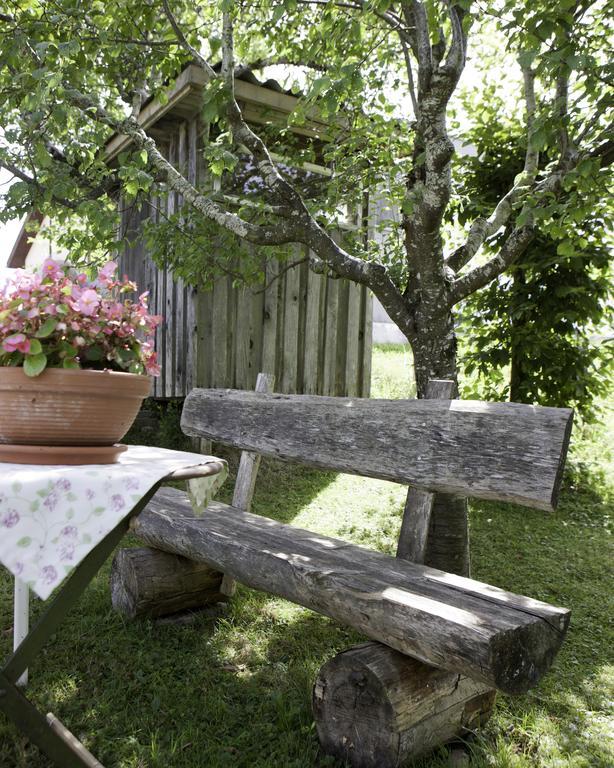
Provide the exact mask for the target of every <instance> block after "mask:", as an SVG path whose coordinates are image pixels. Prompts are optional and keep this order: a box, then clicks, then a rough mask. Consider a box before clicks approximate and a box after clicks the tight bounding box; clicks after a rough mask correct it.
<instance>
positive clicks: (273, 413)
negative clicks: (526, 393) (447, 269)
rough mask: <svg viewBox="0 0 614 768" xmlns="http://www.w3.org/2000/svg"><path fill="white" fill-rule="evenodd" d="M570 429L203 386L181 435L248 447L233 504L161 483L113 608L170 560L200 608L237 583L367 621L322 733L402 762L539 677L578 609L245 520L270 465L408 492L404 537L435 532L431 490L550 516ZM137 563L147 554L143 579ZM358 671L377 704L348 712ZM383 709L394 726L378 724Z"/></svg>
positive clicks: (409, 406)
mask: <svg viewBox="0 0 614 768" xmlns="http://www.w3.org/2000/svg"><path fill="white" fill-rule="evenodd" d="M265 388H266V380H265V379H262V378H261V379H260V389H265ZM571 422H572V413H571V411H570V410H568V409H555V408H540V407H533V406H527V405H519V404H515V403H482V402H473V401H458V400H449V399H445V400H362V399H348V398H330V397H315V396H303V395H278V394H271V393H266V392H245V391H233V390H203V389H196V390H193V391H192V393H191V394H190V395H189V396H188V398H187V399H186V402H185V405H184V409H183V415H182V428H183V430H184V432H185V433H186V434H188V435H191V436H194V437H200V438H206V439H212V440H216V441H219V442H222V443H226V444H228V445H232V446H235V447H237V448H240V449H243V451H244V453H243V455H242V459H241V466H240V470H239V476H238V479H237V485H236V487H235V497H234V498H233V504H231V505H228V504H222V503H220V502H213V503H212V504H210V506H209V507H208V508H207V510H206V511H205V513H204V515H202V516H197V515H195V513H194V512H193V511H192V508H191V505H190V502H189V500H188V497H187V495H186V494H185V493H183V492H181V491H178V490H175V489H169V488H167V489H162V490H160V491H159V492H158V493H157V494H156V496H155V498H154V499H153V500H152V502H150V504H149V506H148V507H147V509H146V510H145V511H144V512H142V513H141V515H140V516H139V517H138V518H137V519H136V520H135V521H134V524H133V530H134V532H135V533H136V535H137V536H138V537H139V539H140V540H141V541H143V543H145V544H146V545H148V546H149V547H150V548H154V549H147V550H132V552H134V553H135V555H133V556H131V555H130V554H126V552H128V553H130V550H124V551H123V553H119V555H118V557H117V558H116V562H115V563H114V567H113V574H114V575H113V579H112V583H113V593H114V602H115V603H116V605H118V606H119V607H120V608H122V607H123V608H124V609H125V605H126V594H127V592H130V591H131V590H132V592H133V594H134V593H135V592H138V589H139V588H140V589H142V588H143V586H142V585H141V587H139V584H138V583H139V582H144V583H148V580H147V578H142V576H143V573H149V574H150V575H151V573H152V566H151V562H153V563H156V562H160V563H162V562H164V563H166V565H164V572H165V573H167V572H168V571H169V568H168V563H169V562H170V563H171V564H172V563H174V565H172V566H171V568H170V571H171V572H173V568H175V569H176V573H178V574H179V577H178V578H179V581H178V582H177V583H178V584H179V588H177V586H176V585H175V586H174V587H173V588H172V589H171V590H170V591H171V592H173V589H174V592H175V594H176V593H177V591H178V589H179V591H180V590H181V589H182V588H183V587H182V586H181V585H182V584H185V583H186V577H187V576H188V575H190V574H192V573H197V572H198V573H200V574H201V577H202V579H203V582H202V583H203V585H204V586H203V587H202V590H201V592H202V594H201V595H200V600H201V602H206V599H205V600H203V595H205V594H206V593H207V592H208V594H209V595H211V599H212V600H214V599H219V597H220V595H223V594H231V593H232V580H233V579H236V580H238V581H240V582H241V583H243V584H246V585H247V586H250V587H253V588H256V589H260V590H264V591H267V592H269V593H271V594H274V595H278V596H281V597H284V598H286V599H289V600H291V601H293V602H296V603H298V604H300V605H303V606H306V607H308V608H310V609H312V610H315V611H318V612H319V613H322V614H324V615H326V616H329V617H331V618H333V619H335V620H337V621H339V622H342V623H344V624H347V625H349V626H351V627H354V628H356V629H357V630H359V631H360V632H361V633H363V634H364V635H365V636H366V637H369V638H371V639H372V640H375V641H377V643H371V644H367V645H366V646H363V647H362V648H361V647H359V648H357V649H352V650H351V651H348V652H345V653H344V654H339V656H338V657H336V660H332V662H329V663H328V664H327V665H325V667H324V668H323V670H322V671H321V673H320V675H319V677H318V680H317V681H316V686H315V688H314V710H315V714H316V719H317V721H318V732H319V735H320V738H321V741H322V742H323V745H324V746H325V748H326V749H327V751H331V752H333V753H336V754H338V755H340V756H342V757H346V758H348V759H349V760H350V761H351V762H352V764H354V765H357V766H366V765H373V766H386V765H398V764H400V762H401V761H402V760H404V759H406V758H407V757H408V756H415V755H416V754H419V753H420V752H421V751H424V749H427V748H429V747H432V746H436V744H437V743H441V741H443V740H445V739H448V738H450V737H451V736H453V735H454V734H455V733H458V731H459V729H461V728H462V727H463V726H467V725H471V724H473V723H475V722H476V720H475V717H474V715H475V713H476V712H477V713H478V715H479V714H480V713H481V714H483V715H487V714H488V712H489V710H490V708H492V704H493V699H494V697H493V695H492V689H494V688H496V689H499V690H501V691H504V692H506V693H514V694H516V693H523V692H525V691H527V690H528V689H529V688H530V687H531V686H533V685H535V684H536V683H537V681H538V680H539V679H540V677H541V676H542V675H543V674H544V673H545V672H546V671H547V670H548V669H549V667H550V666H551V664H552V661H553V659H554V656H555V655H556V653H557V651H558V649H559V647H560V645H561V643H562V641H563V638H564V636H565V632H566V630H567V626H568V623H569V611H567V610H566V609H563V608H557V607H553V606H550V605H547V604H546V603H543V602H540V601H538V600H533V599H531V598H528V597H523V596H520V595H515V594H512V593H509V592H506V591H504V590H502V589H499V588H496V587H493V586H489V585H487V584H483V583H480V582H477V581H474V580H472V579H470V578H466V577H463V576H459V575H455V574H452V573H446V572H444V571H441V570H437V569H434V568H430V567H427V566H425V565H422V564H419V563H415V562H409V561H407V560H405V559H402V558H401V557H391V556H389V555H385V554H382V553H380V552H374V551H370V550H368V549H365V548H363V547H359V546H356V545H353V544H350V543H348V542H345V541H341V540H338V539H333V538H331V537H328V536H323V535H320V534H318V533H314V532H310V531H305V530H301V529H299V528H296V527H294V526H292V525H286V524H282V523H279V522H276V521H274V520H270V519H268V518H265V517H262V516H259V515H255V514H251V513H250V512H249V506H250V502H251V495H252V493H253V486H254V482H255V476H256V472H257V468H258V461H259V459H258V457H259V456H270V457H274V458H276V459H281V460H284V461H294V462H299V463H302V464H305V465H309V466H313V467H320V468H323V469H327V470H331V469H332V470H336V471H339V472H346V473H351V474H356V475H361V476H364V477H375V478H381V479H386V480H392V481H396V482H399V483H404V484H409V485H410V486H411V488H412V489H413V490H412V492H413V493H414V494H418V498H414V499H413V507H411V508H410V509H409V510H408V511H406V519H405V521H404V525H403V528H404V533H405V535H407V528H408V521H409V522H411V521H412V519H413V520H414V521H417V522H418V523H420V521H421V520H422V523H421V524H422V528H423V529H424V528H425V526H426V530H427V531H428V527H429V524H428V514H427V515H426V522H425V520H424V519H423V518H424V511H425V509H427V508H432V506H433V498H432V494H433V493H434V492H441V493H444V494H452V495H454V496H458V495H465V496H471V497H474V498H479V499H495V500H500V501H512V502H515V503H520V504H524V505H527V506H531V507H534V508H537V509H541V510H552V509H554V507H555V506H556V502H557V496H558V492H559V487H560V483H561V476H562V470H563V465H564V461H565V455H566V452H567V447H568V442H569V435H570V430H571ZM444 498H446V497H444ZM429 500H430V501H429ZM427 511H428V509H427ZM424 537H425V533H424V530H423V531H422V538H423V539H424ZM406 548H407V547H406ZM400 549H401V547H400ZM409 549H410V550H411V549H412V546H409ZM414 549H415V547H414ZM422 549H424V547H422ZM169 553H172V555H169ZM173 555H175V556H178V557H176V558H175V560H174V561H173V559H172V556H173ZM134 557H138V558H141V559H142V558H144V559H145V560H148V561H149V560H150V559H151V562H150V565H149V566H148V568H147V569H145V571H143V572H142V573H141V578H140V579H139V569H138V568H136V570H135V567H134V559H130V558H134ZM169 558H170V560H169ZM198 569H200V570H198ZM153 570H155V568H153ZM222 574H224V576H223V577H222ZM214 577H215V578H214ZM212 578H214V583H213V582H212ZM171 581H172V579H171ZM196 592H198V590H196V591H195V593H196ZM189 604H190V603H189ZM191 604H195V603H194V601H193V602H192V603H191ZM169 605H172V606H174V607H176V605H177V602H176V601H175V602H173V601H172V600H171V601H170V602H169ZM167 607H168V606H167ZM379 644H383V645H379ZM390 649H394V650H390ZM399 652H400V653H399ZM407 657H411V658H407ZM357 670H360V671H361V672H360V674H362V678H360V675H358V677H356V675H357V674H358V673H357ZM359 679H361V680H362V683H360V684H358V683H357V686H358V688H357V689H356V690H358V692H359V693H360V694H361V695H362V694H363V693H364V692H365V691H367V690H368V691H369V696H366V697H364V696H363V699H362V700H360V701H359V700H358V699H355V700H354V703H353V707H350V708H349V709H351V710H352V712H348V711H346V708H345V707H344V705H343V701H342V699H343V695H342V693H341V692H342V691H343V690H346V694H345V695H347V686H348V685H349V686H350V687H351V685H352V684H353V683H352V680H354V681H358V680H359ZM344 686H345V688H344ZM360 686H362V687H360ZM365 686H366V687H365ZM327 689H328V690H327ZM333 689H334V692H335V693H334V695H332V692H333ZM374 691H376V693H374ZM354 694H355V696H357V695H358V694H357V693H356V691H354ZM359 698H360V697H359ZM384 699H385V701H384ZM393 700H394V701H393ZM378 701H379V702H380V703H382V702H383V704H385V706H383V704H382V707H381V708H380V709H381V712H380V713H379V715H381V716H382V717H387V718H388V725H387V728H382V727H381V723H380V724H379V726H378V727H379V730H378V728H375V730H374V729H373V725H374V723H375V721H376V720H377V717H378V716H379V715H378V706H377V704H378ZM476 702H477V703H476ZM410 705H411V706H410ZM472 708H473V709H472ZM361 709H362V714H363V715H364V717H365V723H370V725H371V728H369V727H366V726H364V724H363V726H364V728H363V730H365V733H364V735H360V734H359V735H356V734H355V735H354V736H353V737H352V739H350V740H348V737H347V734H346V731H347V729H348V728H349V727H350V723H349V720H348V718H350V719H351V718H352V717H354V718H355V717H356V716H357V714H356V713H360V712H361ZM384 710H386V712H387V714H386V713H384V714H382V712H384ZM389 710H391V711H392V715H391V714H390V711H389ZM335 713H336V715H335ZM337 715H338V717H337ZM472 717H473V719H472ZM335 720H338V722H336V723H335V722H333V721H335ZM479 720H480V717H478V718H477V721H478V722H479ZM392 721H394V723H392V724H391V722H392ZM427 721H428V722H427ZM351 725H352V728H353V729H354V730H356V720H354V721H352V724H351ZM371 731H373V732H371Z"/></svg>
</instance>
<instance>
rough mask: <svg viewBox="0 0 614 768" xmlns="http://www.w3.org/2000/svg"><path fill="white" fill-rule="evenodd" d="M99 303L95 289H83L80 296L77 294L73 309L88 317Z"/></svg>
mask: <svg viewBox="0 0 614 768" xmlns="http://www.w3.org/2000/svg"><path fill="white" fill-rule="evenodd" d="M99 304H100V296H99V295H98V294H97V293H96V291H94V290H92V289H91V288H88V290H87V291H83V293H82V294H81V296H79V300H78V301H77V303H76V307H75V309H76V310H77V311H78V312H81V313H82V314H84V315H85V316H86V317H90V316H91V315H93V314H94V312H95V311H96V310H97V309H98V306H99Z"/></svg>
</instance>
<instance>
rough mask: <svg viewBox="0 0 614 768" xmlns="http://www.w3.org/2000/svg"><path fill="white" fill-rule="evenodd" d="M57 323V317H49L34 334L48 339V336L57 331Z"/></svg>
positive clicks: (39, 337)
mask: <svg viewBox="0 0 614 768" xmlns="http://www.w3.org/2000/svg"><path fill="white" fill-rule="evenodd" d="M57 324H58V319H57V317H48V318H47V319H46V320H45V322H44V323H43V324H42V325H41V327H40V328H39V329H38V331H36V333H35V334H34V335H35V336H36V338H37V339H46V338H47V336H51V334H52V333H53V332H54V331H55V327H56V325H57Z"/></svg>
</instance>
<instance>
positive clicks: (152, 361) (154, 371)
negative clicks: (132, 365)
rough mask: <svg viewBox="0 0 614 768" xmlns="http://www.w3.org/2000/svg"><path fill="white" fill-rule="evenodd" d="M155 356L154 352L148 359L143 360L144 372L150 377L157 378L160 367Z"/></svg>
mask: <svg viewBox="0 0 614 768" xmlns="http://www.w3.org/2000/svg"><path fill="white" fill-rule="evenodd" d="M156 360H157V355H156V353H155V352H154V353H153V354H152V355H150V357H148V358H147V360H145V370H146V371H147V373H148V374H149V375H150V376H159V375H160V370H161V368H160V366H159V365H158V363H157V362H156Z"/></svg>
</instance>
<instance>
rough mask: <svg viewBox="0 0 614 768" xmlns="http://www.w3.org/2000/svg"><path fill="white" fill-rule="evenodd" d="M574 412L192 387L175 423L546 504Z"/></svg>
mask: <svg viewBox="0 0 614 768" xmlns="http://www.w3.org/2000/svg"><path fill="white" fill-rule="evenodd" d="M572 417H573V413H572V411H571V410H570V409H569V408H543V407H540V406H532V405H522V404H519V403H483V402H478V401H472V400H370V399H361V398H343V397H317V396H308V395H280V394H258V393H255V392H245V391H242V390H221V389H194V390H192V392H190V394H189V395H188V397H187V398H186V401H185V405H184V408H183V413H182V417H181V427H182V429H183V431H184V432H185V433H186V434H187V435H192V436H199V437H207V438H210V439H212V440H217V441H219V442H222V443H227V444H230V445H234V446H236V447H237V448H241V449H242V450H248V451H255V452H256V453H259V454H262V455H265V456H272V457H275V458H278V459H283V460H286V461H297V462H300V463H302V464H307V465H310V466H314V467H321V468H325V469H333V470H336V471H338V472H347V473H349V474H357V475H362V476H365V477H377V478H381V479H383V480H393V481H395V482H398V483H406V484H409V485H414V486H416V487H419V488H424V489H425V490H428V491H439V492H441V493H451V494H458V495H461V496H473V497H476V498H483V499H497V500H500V501H512V502H516V503H519V504H526V505H527V506H530V507H535V508H536V509H544V510H551V509H554V508H555V507H556V503H557V498H558V493H559V488H560V482H561V476H562V470H563V466H564V463H565V457H566V454H567V447H568V444H569V436H570V432H571V423H572Z"/></svg>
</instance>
